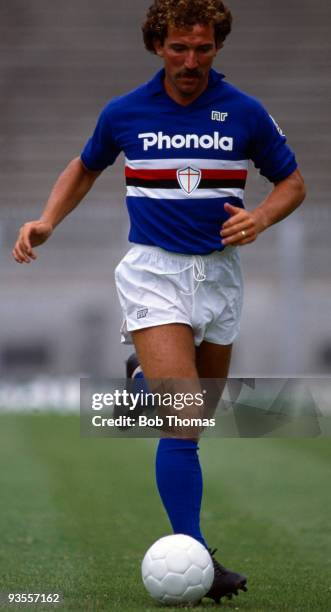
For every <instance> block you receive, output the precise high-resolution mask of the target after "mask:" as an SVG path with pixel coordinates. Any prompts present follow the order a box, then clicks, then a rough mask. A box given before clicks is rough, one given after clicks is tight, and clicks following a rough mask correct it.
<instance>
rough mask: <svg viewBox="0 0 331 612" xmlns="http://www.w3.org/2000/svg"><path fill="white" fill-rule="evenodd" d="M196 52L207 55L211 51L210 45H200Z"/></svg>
mask: <svg viewBox="0 0 331 612" xmlns="http://www.w3.org/2000/svg"><path fill="white" fill-rule="evenodd" d="M198 51H199V53H209V52H210V51H212V46H211V45H202V46H201V47H199V49H198Z"/></svg>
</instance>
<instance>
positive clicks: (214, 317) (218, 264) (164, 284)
mask: <svg viewBox="0 0 331 612" xmlns="http://www.w3.org/2000/svg"><path fill="white" fill-rule="evenodd" d="M115 280H116V287H117V292H118V296H119V300H120V303H121V307H122V310H123V317H124V320H123V325H122V328H121V342H123V343H124V344H132V338H131V334H130V332H132V331H134V330H137V329H143V328H146V327H154V326H156V325H166V324H168V323H186V324H187V325H189V326H190V327H191V328H192V330H193V335H194V342H195V345H196V346H199V345H200V344H201V342H202V341H203V340H206V341H207V342H213V343H215V344H223V345H227V344H231V343H232V342H233V340H234V339H235V337H236V336H237V335H238V333H239V327H240V315H241V308H242V301H243V281H242V274H241V267H240V258H239V252H238V248H234V247H227V248H226V249H225V250H224V251H221V252H219V251H214V252H213V253H211V254H210V255H182V254H178V253H172V252H169V251H165V250H164V249H161V248H159V247H154V246H146V245H140V244H137V245H135V246H133V247H132V248H131V249H130V251H129V252H128V253H127V254H126V255H125V256H124V257H123V259H122V260H121V261H120V263H119V264H118V266H117V267H116V269H115Z"/></svg>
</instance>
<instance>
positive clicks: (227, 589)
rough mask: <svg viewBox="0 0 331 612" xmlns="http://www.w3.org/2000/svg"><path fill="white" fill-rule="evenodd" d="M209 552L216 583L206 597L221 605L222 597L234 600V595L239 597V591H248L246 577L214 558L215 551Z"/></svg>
mask: <svg viewBox="0 0 331 612" xmlns="http://www.w3.org/2000/svg"><path fill="white" fill-rule="evenodd" d="M208 550H209V553H210V556H211V558H212V560H213V565H214V572H215V574H214V581H213V584H212V585H211V587H210V589H209V591H208V593H206V595H205V597H209V598H210V599H213V600H214V601H215V603H220V601H221V598H222V597H227V598H228V599H232V596H233V595H238V591H239V590H241V591H247V587H246V583H247V578H246V576H242V575H241V574H237V573H236V572H232V571H231V570H228V569H226V567H224V566H223V565H221V564H220V563H219V562H218V561H217V560H216V559H215V557H214V554H215V552H216V550H217V549H216V548H215V550H210V549H208Z"/></svg>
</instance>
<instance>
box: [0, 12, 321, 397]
mask: <svg viewBox="0 0 331 612" xmlns="http://www.w3.org/2000/svg"><path fill="white" fill-rule="evenodd" d="M149 4H150V2H149V0H147V1H146V0H136V1H135V2H133V3H132V2H130V1H129V0H122V1H121V2H119V3H117V2H109V1H105V0H95V1H94V2H93V4H92V3H91V2H89V1H88V0H79V2H78V0H73V1H71V2H65V1H64V0H58V1H57V2H56V3H51V2H49V1H48V2H47V1H46V2H45V0H24V1H23V0H11V1H10V2H8V1H7V2H6V1H5V0H2V2H1V3H0V32H1V36H0V66H1V68H0V71H1V119H0V138H1V149H0V156H1V164H0V176H1V208H0V210H1V224H0V249H1V262H2V263H1V268H0V282H1V287H2V291H1V295H2V299H1V303H0V316H1V326H0V374H1V379H2V381H3V382H8V381H14V380H15V381H17V380H21V381H27V380H29V379H33V378H34V377H36V376H38V377H40V376H48V377H52V378H53V379H54V378H59V377H63V376H66V377H72V379H73V380H76V379H78V375H86V376H92V375H93V376H97V375H98V376H99V375H100V376H105V375H106V376H109V377H116V376H122V375H123V361H124V359H125V358H126V357H127V355H128V354H129V352H130V349H129V348H128V347H122V346H120V337H119V327H120V323H121V313H120V309H119V305H118V302H117V296H116V291H115V286H114V280H113V270H114V267H115V265H116V263H117V262H118V261H119V260H120V258H121V257H122V256H123V254H124V253H125V252H126V250H127V248H128V243H127V234H128V219H127V213H126V206H125V201H124V182H123V159H122V157H121V158H120V159H119V160H118V161H117V163H116V165H115V167H114V168H113V169H110V170H108V171H106V172H105V173H104V174H103V175H102V176H101V177H100V179H99V180H98V181H97V183H96V185H95V186H94V188H93V190H92V192H91V193H90V194H89V196H88V197H87V199H86V200H85V201H84V203H82V204H81V205H80V207H79V208H78V209H77V210H76V211H75V212H74V213H73V214H72V215H71V216H70V217H69V218H68V219H67V220H65V221H64V223H63V225H61V226H60V227H59V228H58V229H57V231H56V233H55V235H54V236H53V237H52V239H51V240H50V242H49V243H48V245H47V246H46V247H44V248H43V247H42V248H41V249H39V257H38V261H37V262H35V263H34V264H33V265H31V266H18V265H17V264H16V263H15V262H14V260H13V259H12V258H11V249H12V246H13V243H14V241H15V237H16V234H17V230H18V228H19V226H20V225H21V224H22V223H23V222H25V221H27V220H30V219H33V218H37V217H38V216H39V214H40V211H41V208H42V206H43V204H44V202H45V200H46V199H47V196H48V194H49V190H50V188H51V186H52V184H53V182H54V181H55V179H56V177H57V175H58V174H59V172H60V171H61V170H62V169H63V168H64V166H65V165H66V164H67V162H68V161H69V160H70V159H71V158H73V157H75V156H77V155H79V153H80V151H81V149H82V147H83V145H84V143H85V141H86V140H87V138H88V137H89V136H90V134H91V132H92V130H93V128H94V125H95V122H96V119H97V116H98V114H99V112H100V110H101V108H102V107H103V106H104V105H105V104H106V102H107V101H108V100H109V99H110V98H111V97H113V96H115V95H119V94H122V93H124V92H126V91H128V90H130V89H132V88H134V87H136V86H137V85H139V84H140V83H141V82H143V81H145V80H147V79H148V78H150V76H151V75H152V74H153V73H154V72H155V71H156V70H157V69H158V68H159V62H158V60H157V58H155V57H153V56H152V55H150V54H148V53H147V52H146V51H145V50H144V48H143V44H142V39H141V32H140V24H141V22H142V20H143V18H144V15H145V12H146V9H147V7H148V6H149ZM228 4H229V6H230V7H231V9H232V10H233V14H234V28H233V33H232V34H231V36H230V37H229V39H228V41H227V43H226V45H225V48H224V50H223V51H222V53H220V55H219V58H218V59H217V62H216V68H217V69H218V70H220V71H222V72H224V73H225V74H226V75H227V78H228V80H229V81H231V82H233V83H234V84H235V85H237V86H238V87H240V88H242V89H244V90H245V91H247V92H249V93H250V94H252V95H254V96H256V97H258V98H260V99H261V101H262V102H263V103H264V104H265V106H266V107H267V108H268V110H269V112H270V113H271V114H272V115H273V116H274V117H275V118H276V119H277V121H278V122H279V123H280V125H281V127H282V129H283V130H284V131H285V133H286V134H287V136H288V140H289V143H290V145H291V146H292V147H293V148H294V150H295V151H296V154H297V158H298V162H299V166H300V168H301V170H302V172H303V174H304V177H305V179H306V182H307V187H308V197H307V199H306V202H305V204H304V206H303V207H302V208H300V209H299V211H297V212H296V213H295V214H294V215H293V216H292V217H291V218H289V219H288V220H287V221H285V222H283V223H281V224H280V225H278V226H276V227H274V228H272V229H271V230H269V231H268V232H266V233H265V234H264V235H262V236H261V237H260V238H259V240H258V242H257V243H255V245H252V246H249V247H247V248H245V249H243V250H242V260H243V265H244V271H245V278H246V297H245V305H244V312H243V321H242V332H241V337H240V340H239V341H238V342H237V344H236V349H235V355H234V361H233V367H232V375H233V376H236V375H238V376H244V375H245V376H284V377H287V376H302V375H311V376H318V375H327V374H329V372H330V367H331V325H330V323H331V314H330V313H331V298H330V277H331V272H330V268H331V266H330V264H331V258H330V246H329V245H330V219H331V211H330V205H329V193H330V171H329V164H330V93H331V84H330V68H331V54H330V50H331V38H330V36H329V27H330V26H329V24H330V18H331V4H330V2H329V1H328V0H318V2H316V3H314V4H313V5H312V3H311V2H309V1H308V0H301V1H300V2H299V0H286V1H285V0H281V1H280V2H277V3H275V2H272V1H271V0H268V1H266V0H263V1H262V0H253V1H252V2H249V3H243V2H240V1H239V0H229V2H228ZM155 112H156V113H157V108H156V109H155ZM268 189H269V185H268V184H267V183H266V182H265V181H264V180H263V179H262V178H261V177H260V176H259V175H258V173H257V172H256V171H255V169H254V168H252V169H251V174H250V180H249V185H248V191H247V196H246V205H247V206H248V208H249V207H254V206H255V205H256V203H257V202H259V201H260V200H261V198H263V196H264V195H265V194H266V193H267V191H268ZM3 401H4V397H3V396H2V400H1V403H2V404H3Z"/></svg>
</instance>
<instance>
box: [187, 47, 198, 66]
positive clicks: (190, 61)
mask: <svg viewBox="0 0 331 612" xmlns="http://www.w3.org/2000/svg"><path fill="white" fill-rule="evenodd" d="M197 66H198V59H197V55H196V52H195V51H193V50H192V51H188V52H187V54H186V57H185V68H188V69H189V70H194V68H197Z"/></svg>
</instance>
